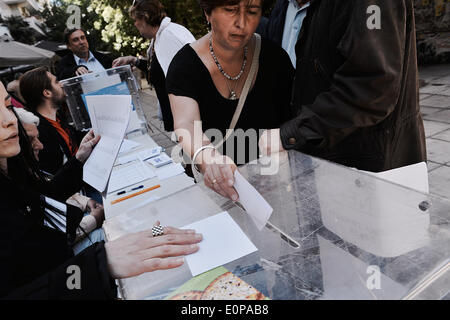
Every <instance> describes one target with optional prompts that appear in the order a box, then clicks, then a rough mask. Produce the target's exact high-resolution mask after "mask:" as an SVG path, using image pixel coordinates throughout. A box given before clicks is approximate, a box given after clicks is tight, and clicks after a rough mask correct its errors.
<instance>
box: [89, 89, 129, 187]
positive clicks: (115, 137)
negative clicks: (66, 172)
mask: <svg viewBox="0 0 450 320" xmlns="http://www.w3.org/2000/svg"><path fill="white" fill-rule="evenodd" d="M86 102H87V105H88V110H89V117H90V119H91V123H92V128H93V129H94V132H95V134H96V135H98V134H100V136H101V139H100V142H99V143H98V144H97V146H96V147H95V148H94V151H92V154H91V156H90V157H89V158H88V160H87V161H86V163H85V164H84V167H83V180H84V181H85V182H87V183H88V184H90V185H91V186H92V187H94V188H95V189H97V190H98V191H100V192H103V191H104V190H105V189H106V185H107V183H108V180H109V176H110V174H111V169H112V167H113V165H114V162H115V161H116V157H117V154H118V153H119V149H120V146H121V144H122V140H123V137H124V135H125V129H126V128H127V126H128V121H129V118H130V111H131V96H129V95H128V96H127V95H102V96H86Z"/></svg>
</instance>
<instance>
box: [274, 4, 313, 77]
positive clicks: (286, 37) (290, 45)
mask: <svg viewBox="0 0 450 320" xmlns="http://www.w3.org/2000/svg"><path fill="white" fill-rule="evenodd" d="M308 7H309V2H308V3H307V4H305V5H304V6H303V7H301V8H300V6H299V5H298V3H297V1H296V0H289V5H288V8H287V11H286V19H285V23H284V31H283V40H282V43H281V46H282V47H283V49H284V50H286V52H287V53H288V54H289V57H290V58H291V61H292V65H293V66H294V68H295V67H296V63H297V56H296V53H295V45H296V44H297V39H298V35H299V33H300V29H301V28H302V24H303V20H304V19H305V17H306V11H307V10H306V8H308Z"/></svg>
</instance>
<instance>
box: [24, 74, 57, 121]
mask: <svg viewBox="0 0 450 320" xmlns="http://www.w3.org/2000/svg"><path fill="white" fill-rule="evenodd" d="M47 72H48V70H47V68H46V67H40V68H36V69H33V70H30V71H28V72H26V73H25V74H24V75H23V76H22V78H20V93H21V94H22V97H23V99H24V100H25V103H26V104H27V107H28V108H29V109H30V111H33V112H36V109H37V107H38V106H39V105H40V104H41V103H42V102H43V99H44V96H43V92H44V90H52V82H51V80H50V78H49V76H48V74H47Z"/></svg>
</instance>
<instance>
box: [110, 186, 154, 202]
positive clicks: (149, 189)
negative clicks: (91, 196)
mask: <svg viewBox="0 0 450 320" xmlns="http://www.w3.org/2000/svg"><path fill="white" fill-rule="evenodd" d="M159 187H161V185H160V184H157V185H156V186H153V187H150V188H147V189H144V190H141V191H138V192H135V193H132V194H129V195H127V196H125V197H122V198H119V199H116V200H114V201H111V204H116V203H118V202H121V201H124V200H127V199H130V198H132V197H135V196H138V195H140V194H143V193H146V192H148V191H152V190H155V189H158V188H159Z"/></svg>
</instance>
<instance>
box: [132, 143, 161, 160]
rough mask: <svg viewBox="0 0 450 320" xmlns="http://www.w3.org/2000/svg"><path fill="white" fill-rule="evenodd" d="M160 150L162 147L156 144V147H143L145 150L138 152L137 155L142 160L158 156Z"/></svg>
mask: <svg viewBox="0 0 450 320" xmlns="http://www.w3.org/2000/svg"><path fill="white" fill-rule="evenodd" d="M162 151H163V148H162V147H160V146H158V147H154V148H151V149H145V150H143V151H141V152H139V153H138V155H137V156H138V158H139V159H141V160H142V161H145V160H148V159H151V158H153V157H156V156H159V155H160V154H161V152H162Z"/></svg>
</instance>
